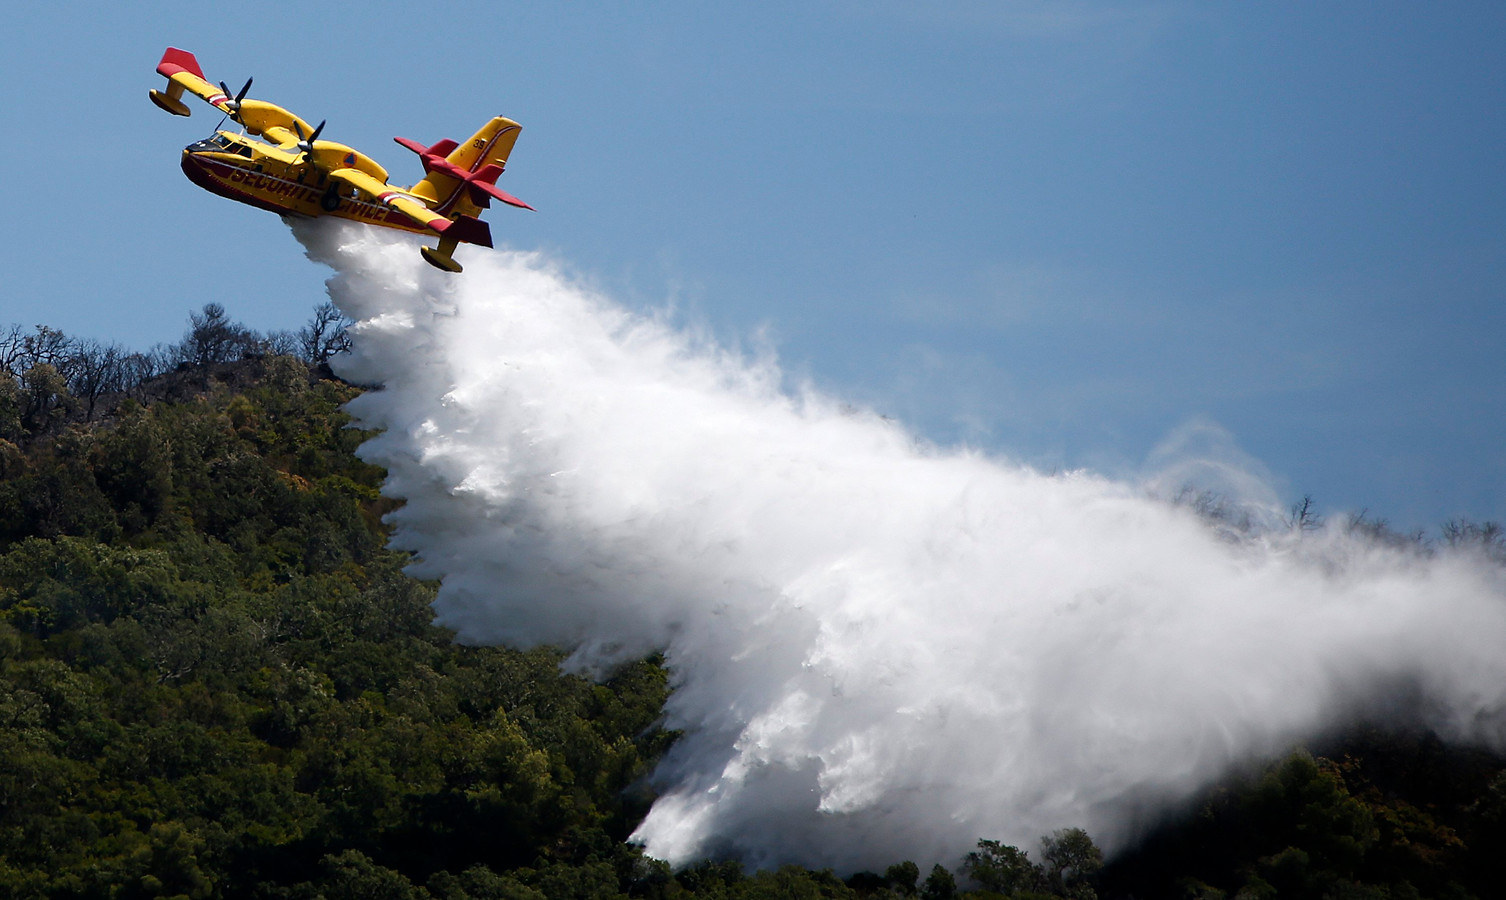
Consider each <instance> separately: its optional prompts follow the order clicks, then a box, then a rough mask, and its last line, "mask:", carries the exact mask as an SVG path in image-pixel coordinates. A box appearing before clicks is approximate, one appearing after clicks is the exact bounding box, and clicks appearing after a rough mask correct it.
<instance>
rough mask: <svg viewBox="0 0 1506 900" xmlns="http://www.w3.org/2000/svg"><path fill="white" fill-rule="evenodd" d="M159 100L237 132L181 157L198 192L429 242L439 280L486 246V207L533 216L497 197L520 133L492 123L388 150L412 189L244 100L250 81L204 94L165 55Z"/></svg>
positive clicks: (191, 64) (513, 125)
mask: <svg viewBox="0 0 1506 900" xmlns="http://www.w3.org/2000/svg"><path fill="white" fill-rule="evenodd" d="M157 71H158V73H160V74H162V75H165V76H167V90H166V91H165V92H163V91H156V90H154V91H152V92H151V98H152V102H153V103H156V104H157V105H158V106H160V107H162V108H163V109H165V110H167V111H168V112H170V113H172V114H174V115H178V116H186V115H189V109H188V107H187V106H186V105H185V104H184V103H183V92H184V91H188V92H190V93H193V94H197V95H198V96H199V97H202V98H203V99H204V100H205V101H206V102H208V103H209V104H210V105H211V106H213V107H215V108H216V109H218V110H220V111H221V112H223V113H224V114H225V115H226V116H228V117H229V118H230V119H232V120H234V121H235V122H237V123H239V124H240V125H241V127H242V129H243V131H241V132H239V133H237V132H233V131H224V130H220V131H216V132H215V133H214V134H212V135H210V136H209V137H208V138H206V139H204V140H202V141H196V142H195V143H192V144H189V145H188V146H187V147H185V148H184V149H183V172H184V174H186V175H187V176H188V177H189V179H190V180H192V181H193V182H194V183H195V184H197V185H198V186H200V187H202V188H204V189H205V190H207V191H212V192H213V193H216V194H219V195H220V196H222V197H229V198H230V199H232V200H239V201H240V202H242V203H249V204H251V205H252V206H259V207H261V208H262V209H269V210H271V211H273V212H276V213H281V214H284V215H287V214H290V213H291V214H297V215H305V216H320V215H329V216H339V217H341V218H345V219H354V220H356V221H358V222H367V223H369V224H372V225H382V226H385V227H387V228H399V229H402V230H403V231H412V232H417V233H418V234H426V235H437V236H438V237H439V245H438V246H437V247H424V248H422V251H421V252H422V253H423V257H424V259H426V260H428V261H429V262H430V263H431V264H433V265H435V266H437V267H439V268H441V269H444V270H445V271H447V272H459V271H460V264H459V263H458V262H456V261H455V257H454V252H455V248H456V247H457V246H458V245H460V244H462V243H466V244H480V245H481V246H483V247H490V246H491V245H492V235H491V229H490V228H489V227H488V226H487V224H486V223H485V222H483V221H481V220H480V219H479V218H478V216H479V215H480V214H481V210H483V209H486V208H487V207H489V206H490V205H491V201H492V200H493V199H496V200H501V201H502V202H503V203H507V204H510V205H512V206H520V207H523V208H524V209H532V208H533V207H531V206H529V205H528V204H527V203H524V202H523V201H522V200H519V199H518V198H517V197H514V196H513V195H511V194H509V193H507V192H506V191H503V190H501V189H499V188H498V187H497V176H499V175H501V174H502V170H503V168H504V167H505V166H506V165H507V156H508V154H509V153H511V152H512V147H513V144H515V143H516V142H517V140H518V132H519V131H520V130H521V126H519V125H518V123H517V122H514V121H512V120H511V119H504V118H500V117H498V118H495V119H492V120H491V121H490V122H487V123H486V124H485V125H484V126H482V128H481V130H480V131H478V132H476V133H475V135H473V136H472V137H471V139H470V140H468V141H466V142H465V143H464V144H457V143H455V142H454V141H450V140H443V141H439V142H438V143H436V144H434V145H433V146H430V147H425V146H424V145H422V144H420V143H418V142H417V141H410V140H408V139H407V138H396V139H395V140H396V141H397V142H398V143H399V144H402V145H403V146H404V147H407V148H408V149H409V150H412V151H413V152H414V153H417V154H418V156H419V159H420V160H421V161H422V162H423V166H424V172H425V175H424V178H423V180H422V181H419V182H418V183H417V184H415V185H413V186H412V187H406V188H404V187H395V186H393V185H390V184H388V183H387V170H386V169H384V168H382V167H381V166H380V165H378V164H377V163H376V162H375V161H374V160H372V159H371V158H370V157H368V156H366V155H365V154H363V153H361V152H359V151H357V150H354V149H352V148H350V147H347V146H345V145H344V144H337V143H335V142H334V141H325V140H320V139H319V135H320V134H321V133H322V132H323V131H324V123H323V122H320V123H319V124H318V125H316V126H313V127H310V126H309V124H308V122H305V121H304V120H303V119H300V118H298V117H297V116H295V115H293V114H292V113H290V112H288V111H287V110H285V109H283V108H282V107H280V106H277V105H275V104H272V103H267V102H264V101H261V100H252V99H250V98H248V97H247V96H246V92H247V91H249V90H250V89H251V80H250V79H249V78H248V79H246V85H245V87H243V88H241V89H240V91H239V92H237V93H235V94H231V93H230V89H229V88H228V87H226V86H225V83H224V82H223V81H222V82H220V83H219V84H218V85H213V84H210V83H209V81H208V80H206V79H205V78H204V72H203V71H202V70H201V69H200V68H199V61H198V60H197V59H195V58H194V55H193V54H192V53H189V52H188V51H186V50H178V49H175V48H172V47H169V48H168V50H167V52H166V53H164V54H163V55H162V62H161V63H160V64H159V65H158V66H157Z"/></svg>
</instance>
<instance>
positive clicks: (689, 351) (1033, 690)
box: [294, 221, 1506, 871]
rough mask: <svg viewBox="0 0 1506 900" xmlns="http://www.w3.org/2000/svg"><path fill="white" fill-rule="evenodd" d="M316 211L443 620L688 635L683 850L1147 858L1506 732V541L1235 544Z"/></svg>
mask: <svg viewBox="0 0 1506 900" xmlns="http://www.w3.org/2000/svg"><path fill="white" fill-rule="evenodd" d="M294 228H295V232H296V233H297V234H298V236H299V238H300V240H302V241H303V242H304V244H305V246H306V247H307V248H308V253H309V255H310V257H311V258H312V259H314V260H316V261H319V262H322V263H325V264H327V265H329V266H331V267H332V268H333V269H334V270H335V274H334V275H333V276H332V277H331V279H330V281H329V292H330V296H331V298H332V299H333V300H334V301H335V302H336V303H337V304H338V305H339V306H340V308H341V309H342V310H344V311H345V312H346V313H347V314H348V315H350V316H352V317H353V318H355V319H356V320H357V322H358V324H357V325H356V326H355V328H354V330H353V335H354V348H353V350H352V352H351V353H350V354H349V355H348V356H345V357H341V358H338V359H337V361H336V371H337V372H338V373H339V374H340V375H341V376H342V377H344V378H346V379H348V380H350V381H353V382H357V383H360V384H366V385H373V386H378V389H374V390H371V391H368V392H367V393H365V394H363V395H362V396H361V397H359V398H357V399H356V400H355V401H353V402H352V403H351V405H350V411H351V413H352V414H353V415H354V416H355V418H356V419H357V421H358V422H359V424H360V425H361V426H362V427H365V428H373V429H380V434H379V435H378V436H376V437H374V438H372V439H371V440H369V441H368V442H366V443H365V444H363V445H362V447H361V449H360V455H361V456H362V458H364V459H366V460H368V461H370V462H372V463H375V464H378V465H381V466H384V467H386V469H387V471H388V479H387V482H386V486H385V488H384V491H385V493H386V494H388V495H389V496H391V497H395V498H399V499H401V500H403V501H405V504H404V505H403V506H402V507H401V508H400V509H398V510H397V511H396V512H394V513H393V514H392V515H391V523H392V525H393V526H394V532H393V534H394V537H393V544H394V545H395V546H396V547H398V548H400V549H403V550H408V551H411V552H413V553H414V554H415V557H414V562H413V564H412V566H411V569H410V571H411V572H412V574H414V575H416V576H418V577H420V578H426V579H435V580H437V581H439V582H440V585H441V587H440V590H439V595H438V599H437V601H436V603H435V610H436V613H437V619H438V623H439V624H441V625H444V626H446V627H448V628H452V629H454V630H455V632H456V633H457V635H458V638H459V640H461V641H464V642H468V643H479V644H490V643H506V644H511V645H517V646H531V645H537V644H550V645H555V646H559V647H561V648H564V649H565V650H566V651H567V652H568V653H569V654H570V656H569V661H568V665H569V666H570V667H572V668H573V669H575V670H578V671H582V672H585V673H588V674H592V675H597V676H600V675H604V674H607V673H609V672H610V671H611V670H612V667H613V666H614V665H616V664H618V663H621V662H623V661H625V660H630V659H636V658H639V657H642V656H643V655H645V654H648V653H651V652H655V651H662V652H663V653H664V658H665V660H666V663H667V665H668V667H669V669H670V671H671V673H672V678H673V684H674V693H673V694H672V696H671V698H670V700H669V703H668V705H667V707H666V709H665V719H664V722H663V725H664V727H666V728H672V729H677V730H680V731H681V732H683V734H682V736H681V737H680V738H679V740H678V741H677V742H676V743H675V745H674V747H673V749H672V751H671V752H670V754H669V756H668V757H667V758H666V759H665V760H664V761H663V762H662V763H661V764H660V766H659V767H658V769H657V770H656V771H655V773H654V775H653V785H654V787H655V788H656V789H657V791H658V792H659V797H658V800H657V801H656V802H655V804H654V805H653V808H652V810H651V811H650V812H649V814H648V816H647V818H646V819H645V820H644V821H643V823H642V824H641V826H640V827H639V828H638V830H637V832H636V833H635V835H634V839H635V840H637V841H640V842H641V843H642V844H643V845H644V847H645V850H646V852H648V853H649V854H650V855H652V856H655V857H659V858H661V859H665V860H668V861H669V862H671V863H673V864H676V865H679V864H686V863H691V862H694V861H696V860H698V859H700V858H704V857H708V856H712V857H728V856H730V857H737V858H740V859H742V860H744V861H746V862H747V863H749V864H751V865H756V866H775V865H779V864H783V863H799V864H803V865H807V866H814V867H825V866H832V867H835V868H837V869H838V870H839V871H853V870H856V869H862V868H874V867H882V866H884V865H887V864H889V863H892V862H894V861H896V860H899V859H913V860H915V861H917V862H919V863H921V865H922V866H925V867H928V866H929V865H930V864H931V863H933V862H941V863H944V864H948V865H955V864H956V863H957V862H958V860H959V859H960V857H961V856H962V855H963V854H964V853H966V852H967V851H968V850H969V849H971V848H972V847H973V845H974V843H975V842H976V841H977V839H978V838H980V837H986V838H992V839H999V840H1003V841H1005V842H1008V843H1014V844H1018V845H1020V846H1023V847H1033V846H1034V844H1035V842H1036V840H1037V838H1038V837H1039V836H1040V835H1042V834H1046V833H1048V832H1050V831H1052V830H1054V829H1057V828H1061V827H1067V826H1078V827H1083V828H1085V829H1087V830H1088V831H1089V832H1090V833H1091V834H1092V835H1093V837H1094V839H1095V840H1096V841H1097V842H1098V843H1099V844H1100V846H1102V847H1104V848H1105V849H1106V850H1107V851H1109V852H1110V853H1112V852H1113V851H1114V850H1116V849H1120V848H1123V847H1124V846H1126V845H1127V843H1128V842H1130V841H1132V840H1133V839H1134V838H1135V837H1136V835H1137V834H1138V833H1140V831H1141V830H1142V829H1143V828H1144V827H1145V826H1146V824H1147V823H1149V822H1152V821H1154V820H1155V818H1156V817H1157V816H1158V815H1161V814H1162V813H1164V812H1165V811H1167V810H1172V809H1175V808H1177V806H1178V805H1179V804H1181V803H1184V802H1186V801H1187V800H1188V798H1190V797H1192V796H1193V795H1194V794H1195V793H1196V792H1197V791H1198V790H1199V789H1201V788H1203V787H1205V786H1207V785H1208V784H1209V783H1211V782H1212V781H1214V780H1216V779H1217V778H1219V777H1220V776H1221V775H1224V774H1226V773H1227V772H1229V771H1230V770H1231V769H1232V768H1234V767H1238V766H1241V765H1246V764H1250V763H1252V762H1257V761H1260V760H1263V759H1268V758H1270V757H1272V756H1274V755H1276V754H1280V753H1282V752H1284V751H1286V750H1287V749H1288V748H1289V747H1290V746H1291V745H1292V744H1293V742H1296V741H1299V740H1302V739H1304V738H1307V737H1311V736H1313V735H1317V734H1321V733H1323V732H1325V731H1326V730H1328V729H1331V728H1333V727H1336V726H1337V725H1339V724H1342V723H1344V722H1346V721H1350V720H1352V719H1353V718H1355V717H1358V716H1363V715H1371V716H1375V715H1382V714H1393V713H1387V711H1388V710H1395V709H1398V708H1401V707H1400V705H1399V704H1398V702H1397V698H1401V697H1405V698H1409V699H1408V702H1407V703H1406V704H1405V707H1404V708H1405V715H1406V716H1407V717H1408V718H1409V719H1410V720H1412V722H1411V723H1413V724H1421V725H1425V726H1426V727H1431V728H1435V729H1437V730H1438V731H1439V732H1440V733H1442V734H1443V735H1445V736H1446V737H1447V738H1449V739H1451V740H1455V741H1467V742H1483V743H1486V744H1489V745H1491V746H1494V747H1497V748H1501V747H1503V746H1506V581H1503V576H1502V570H1501V568H1500V567H1498V566H1495V565H1492V564H1488V563H1486V562H1485V561H1483V560H1482V559H1480V558H1478V557H1477V556H1474V555H1472V554H1470V553H1467V552H1439V553H1436V554H1433V555H1431V556H1424V555H1421V554H1418V553H1416V552H1411V551H1407V550H1405V549H1399V548H1396V547H1389V546H1385V545H1383V544H1378V543H1375V542H1369V541H1366V540H1364V539H1362V538H1360V537H1356V536H1354V535H1351V534H1348V533H1345V531H1344V530H1343V529H1340V528H1332V529H1325V530H1321V531H1317V532H1309V533H1302V532H1301V531H1295V532H1294V531H1291V530H1285V529H1281V528H1270V529H1267V530H1264V531H1257V532H1255V533H1253V534H1247V535H1243V536H1239V537H1232V538H1231V536H1230V535H1228V534H1227V533H1220V532H1219V530H1218V529H1216V528H1211V527H1209V525H1208V523H1207V522H1205V521H1203V520H1201V519H1199V517H1198V516H1197V515H1196V514H1195V512H1194V511H1193V510H1191V509H1189V508H1188V507H1186V506H1185V505H1181V506H1179V505H1175V504H1172V503H1169V502H1166V501H1165V500H1163V499H1156V497H1155V496H1153V495H1154V494H1155V493H1156V490H1154V489H1153V488H1155V487H1156V485H1155V484H1154V483H1153V480H1151V481H1147V482H1145V483H1129V482H1124V481H1116V480H1111V479H1108V478H1105V477H1101V476H1098V475H1095V474H1094V473H1091V472H1086V471H1076V472H1065V473H1055V474H1046V473H1042V472H1039V471H1035V470H1033V469H1031V468H1029V467H1026V466H1023V465H1019V464H1016V463H1014V462H1011V461H1010V460H1009V459H1007V458H1002V457H999V456H996V455H991V454H986V453H981V452H977V451H972V450H966V449H953V448H945V447H936V446H932V445H930V444H928V443H927V442H925V441H923V440H920V439H918V438H917V437H916V436H915V435H913V434H911V433H910V432H908V431H907V430H906V429H905V428H904V427H903V426H902V425H901V424H897V423H894V422H891V421H888V420H886V419H884V418H883V417H881V416H879V415H877V414H875V413H873V412H870V411H865V410H854V409H853V408H852V407H850V406H848V405H847V404H845V403H844V402H842V400H841V399H840V398H837V397H832V396H828V395H827V394H825V393H823V392H821V391H820V390H818V389H814V388H809V387H799V388H795V389H791V388H789V387H788V386H787V385H786V379H785V377H784V376H783V374H782V373H781V371H780V369H779V367H778V364H777V361H776V360H774V359H773V358H772V357H769V356H767V355H763V356H760V355H757V354H754V355H747V354H742V353H738V352H735V351H733V350H730V349H728V348H726V347H723V346H719V345H717V344H716V343H715V342H713V341H710V340H708V339H706V338H705V337H703V336H701V335H698V334H696V333H694V332H691V331H687V330H684V329H681V328H678V327H676V326H675V325H674V324H672V323H671V322H668V321H665V320H661V319H658V318H654V317H651V316H645V315H642V314H638V313H633V312H630V311H628V310H626V309H624V308H623V307H621V306H619V305H618V304H616V303H614V302H613V301H612V300H611V299H610V298H608V297H604V296H602V295H601V294H599V293H597V292H594V291H593V290H591V289H589V288H587V287H585V286H583V285H582V284H580V283H579V282H578V281H577V280H576V279H573V278H572V277H570V276H569V275H568V274H567V273H566V272H564V271H562V269H561V268H560V267H559V266H558V265H557V264H555V263H554V262H552V261H550V260H549V259H547V258H544V257H541V256H538V255H533V254H526V253H513V252H487V251H482V250H478V249H471V248H466V249H465V250H464V251H463V254H464V257H463V262H464V264H465V266H466V271H465V273H464V274H463V275H460V276H450V275H446V274H444V273H441V272H438V271H435V270H433V269H431V268H430V267H428V266H427V265H425V264H424V263H423V262H422V261H421V260H420V258H419V256H418V253H417V250H416V247H415V245H414V243H413V242H412V241H411V240H408V239H405V238H403V237H401V236H394V235H390V234H386V233H382V232H379V231H376V230H374V229H366V228H361V227H358V226H348V225H343V224H341V223H336V222H328V221H319V222H312V223H300V224H297V225H295V226H294ZM1185 462H1186V461H1185V460H1183V461H1181V462H1179V463H1178V465H1181V464H1183V463H1185ZM1170 468H1171V467H1168V469H1167V470H1168V471H1169V470H1170ZM1194 468H1195V466H1194ZM1235 475H1237V477H1235V478H1234V480H1235V481H1242V483H1245V486H1246V488H1247V490H1246V493H1247V494H1248V495H1249V496H1251V497H1257V498H1265V503H1266V505H1265V506H1263V507H1260V508H1257V509H1254V511H1253V514H1254V515H1255V516H1256V518H1257V519H1259V518H1261V517H1262V516H1263V517H1264V518H1265V519H1266V520H1272V519H1273V516H1272V515H1271V510H1270V502H1271V501H1270V498H1271V497H1272V496H1273V495H1272V494H1271V492H1270V491H1269V490H1265V489H1263V488H1262V487H1261V485H1260V483H1259V479H1255V480H1254V482H1251V480H1250V479H1251V476H1249V474H1248V473H1246V472H1240V473H1235ZM1394 714H1399V713H1394Z"/></svg>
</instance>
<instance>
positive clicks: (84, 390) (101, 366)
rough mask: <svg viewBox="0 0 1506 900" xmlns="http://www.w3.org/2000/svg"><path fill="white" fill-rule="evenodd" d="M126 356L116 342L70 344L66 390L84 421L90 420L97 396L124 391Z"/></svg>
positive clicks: (98, 398) (124, 351) (127, 354)
mask: <svg viewBox="0 0 1506 900" xmlns="http://www.w3.org/2000/svg"><path fill="white" fill-rule="evenodd" d="M130 355H131V354H129V353H127V352H126V350H125V349H124V348H122V347H121V346H120V345H118V344H101V343H99V342H98V341H92V340H87V341H78V342H76V343H75V344H74V347H73V356H72V361H71V363H70V366H69V370H68V392H69V393H70V394H72V395H73V397H74V399H75V400H76V401H77V402H78V403H79V404H80V405H81V406H82V408H83V411H84V419H85V420H86V421H92V420H93V419H94V414H95V411H96V408H97V407H98V404H99V400H100V398H101V397H104V396H105V395H107V394H118V393H120V392H121V391H124V390H125V388H126V384H127V377H128V370H127V368H126V358H127V357H128V356H130Z"/></svg>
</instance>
